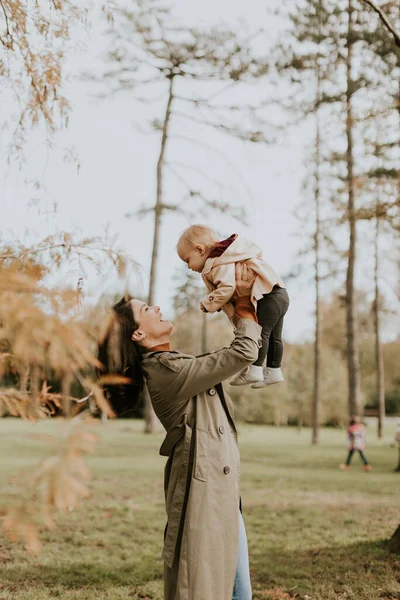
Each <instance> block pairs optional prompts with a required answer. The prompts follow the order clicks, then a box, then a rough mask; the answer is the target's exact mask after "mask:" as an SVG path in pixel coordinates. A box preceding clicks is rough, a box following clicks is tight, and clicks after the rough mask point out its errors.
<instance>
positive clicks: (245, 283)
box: [235, 262, 256, 298]
mask: <svg viewBox="0 0 400 600" xmlns="http://www.w3.org/2000/svg"><path fill="white" fill-rule="evenodd" d="M235 277H236V296H238V297H239V298H240V297H242V296H250V291H251V288H252V287H253V285H254V282H255V279H256V274H255V273H254V271H253V270H252V269H249V267H248V266H247V265H246V263H241V262H238V263H236V265H235Z"/></svg>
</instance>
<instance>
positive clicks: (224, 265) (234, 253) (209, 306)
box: [177, 225, 289, 388]
mask: <svg viewBox="0 0 400 600" xmlns="http://www.w3.org/2000/svg"><path fill="white" fill-rule="evenodd" d="M177 251H178V255H179V257H180V258H181V259H182V260H183V261H184V262H185V263H186V264H187V266H188V268H189V269H191V270H192V271H196V272H197V273H201V275H202V278H203V281H204V283H205V285H206V287H207V291H208V294H207V296H205V297H204V298H203V299H202V301H201V303H200V308H201V310H203V311H204V312H209V313H214V312H216V311H218V310H221V309H222V310H223V311H224V312H225V313H226V314H227V315H228V317H229V318H230V320H231V321H232V322H233V313H234V306H235V300H236V296H235V288H236V282H235V264H236V263H238V262H245V264H246V265H247V267H248V269H250V270H251V271H252V272H254V274H255V280H254V284H253V287H252V289H251V293H250V300H251V303H252V305H253V306H254V311H255V314H256V315H257V320H258V323H259V324H260V325H261V327H262V334H261V339H262V345H261V348H260V352H259V355H258V359H257V360H256V362H255V363H254V364H253V365H251V366H250V367H246V368H245V369H243V371H241V372H240V373H239V374H238V375H237V376H236V377H234V378H233V379H232V381H231V382H230V383H231V385H247V384H250V383H251V384H252V386H251V387H252V388H262V387H265V386H266V385H271V384H273V383H279V382H280V381H283V380H284V379H283V375H282V371H281V364H282V355H283V342H282V328H283V318H284V316H285V314H286V312H287V309H288V307H289V296H288V293H287V291H286V289H285V286H284V284H283V282H282V280H281V279H280V277H279V275H277V273H276V272H275V271H274V270H273V269H272V267H270V266H269V265H268V264H267V263H266V262H265V261H264V260H263V258H262V254H261V250H260V248H259V247H258V246H257V245H256V244H253V243H252V242H250V241H248V240H246V239H245V238H243V237H241V236H239V235H237V234H233V235H231V236H230V237H229V238H227V239H225V240H222V241H220V239H219V236H218V234H217V233H216V232H215V231H214V230H213V229H211V228H210V227H207V226H206V225H192V226H191V227H189V228H188V229H185V231H184V232H183V233H182V235H181V236H180V238H179V241H178V245H177Z"/></svg>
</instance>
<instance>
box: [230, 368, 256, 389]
mask: <svg viewBox="0 0 400 600" xmlns="http://www.w3.org/2000/svg"><path fill="white" fill-rule="evenodd" d="M256 382H258V383H263V368H262V367H256V366H255V365H250V367H246V368H245V369H242V370H241V371H240V373H239V374H238V375H235V377H234V378H233V379H232V380H231V382H230V384H231V385H248V384H249V383H256Z"/></svg>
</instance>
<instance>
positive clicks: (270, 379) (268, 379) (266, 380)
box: [251, 367, 285, 390]
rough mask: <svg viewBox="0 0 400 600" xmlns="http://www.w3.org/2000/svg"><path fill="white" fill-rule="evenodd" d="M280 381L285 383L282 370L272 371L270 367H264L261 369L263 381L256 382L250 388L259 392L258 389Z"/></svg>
mask: <svg viewBox="0 0 400 600" xmlns="http://www.w3.org/2000/svg"><path fill="white" fill-rule="evenodd" d="M281 381H285V378H284V377H283V375H282V370H281V368H280V367H279V369H272V368H271V367H265V368H264V369H263V379H262V380H261V381H257V382H256V383H254V384H253V385H252V386H251V387H252V388H254V389H256V390H259V389H260V388H263V387H266V386H267V385H272V384H273V383H280V382H281Z"/></svg>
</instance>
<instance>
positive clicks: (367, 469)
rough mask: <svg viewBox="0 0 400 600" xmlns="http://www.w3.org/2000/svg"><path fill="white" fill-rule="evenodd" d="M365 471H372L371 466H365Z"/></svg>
mask: <svg viewBox="0 0 400 600" xmlns="http://www.w3.org/2000/svg"><path fill="white" fill-rule="evenodd" d="M364 471H372V467H371V465H364Z"/></svg>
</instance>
